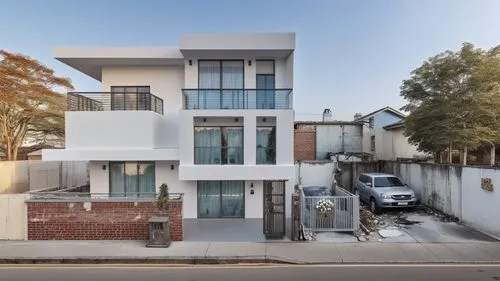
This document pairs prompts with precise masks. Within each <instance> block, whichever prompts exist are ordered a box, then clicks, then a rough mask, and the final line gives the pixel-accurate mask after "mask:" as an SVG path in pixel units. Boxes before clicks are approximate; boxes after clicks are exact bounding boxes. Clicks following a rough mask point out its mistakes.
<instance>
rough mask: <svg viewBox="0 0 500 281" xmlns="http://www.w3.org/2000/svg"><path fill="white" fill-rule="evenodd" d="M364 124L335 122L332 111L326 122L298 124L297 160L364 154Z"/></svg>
mask: <svg viewBox="0 0 500 281" xmlns="http://www.w3.org/2000/svg"><path fill="white" fill-rule="evenodd" d="M362 133H363V123H362V122H352V121H333V120H332V113H331V110H330V109H325V111H324V112H323V121H297V122H295V134H294V138H295V140H294V144H295V151H294V155H295V160H296V161H299V160H327V159H330V155H332V154H352V153H355V154H361V153H362V137H363V135H362Z"/></svg>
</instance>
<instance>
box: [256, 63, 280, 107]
mask: <svg viewBox="0 0 500 281" xmlns="http://www.w3.org/2000/svg"><path fill="white" fill-rule="evenodd" d="M256 72H257V76H256V82H257V101H256V103H257V108H258V109H274V108H275V104H274V103H275V100H276V97H275V77H274V61H273V60H258V61H257V70H256Z"/></svg>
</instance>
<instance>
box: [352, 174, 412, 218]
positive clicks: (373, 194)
mask: <svg viewBox="0 0 500 281" xmlns="http://www.w3.org/2000/svg"><path fill="white" fill-rule="evenodd" d="M355 190H356V192H357V193H358V195H359V199H360V200H361V201H364V202H366V203H369V204H370V210H371V211H372V212H373V213H379V212H380V210H381V209H382V208H401V207H414V206H415V205H417V203H418V200H417V197H416V196H415V192H414V191H413V190H412V189H411V188H409V187H408V186H407V185H406V184H404V183H402V182H401V180H400V179H399V178H398V177H396V176H394V175H390V174H382V173H365V174H361V175H360V176H359V177H358V179H357V180H356V183H355Z"/></svg>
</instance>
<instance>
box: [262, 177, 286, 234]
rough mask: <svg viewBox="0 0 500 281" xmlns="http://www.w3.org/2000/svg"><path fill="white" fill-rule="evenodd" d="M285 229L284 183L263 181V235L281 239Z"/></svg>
mask: <svg viewBox="0 0 500 281" xmlns="http://www.w3.org/2000/svg"><path fill="white" fill-rule="evenodd" d="M285 227H286V220H285V182H284V181H264V235H265V236H266V238H267V239H273V238H275V239H276V238H277V239H279V238H283V236H285V229H286V228H285Z"/></svg>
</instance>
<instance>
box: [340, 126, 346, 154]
mask: <svg viewBox="0 0 500 281" xmlns="http://www.w3.org/2000/svg"><path fill="white" fill-rule="evenodd" d="M341 127H342V153H343V154H345V147H344V145H345V141H344V139H345V126H344V125H342V126H341Z"/></svg>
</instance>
